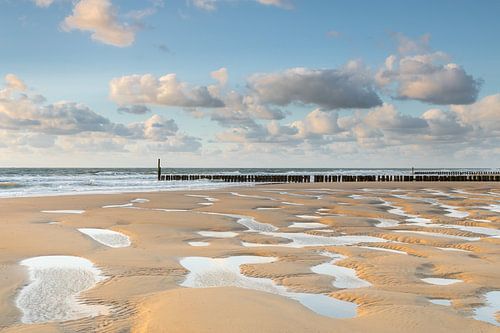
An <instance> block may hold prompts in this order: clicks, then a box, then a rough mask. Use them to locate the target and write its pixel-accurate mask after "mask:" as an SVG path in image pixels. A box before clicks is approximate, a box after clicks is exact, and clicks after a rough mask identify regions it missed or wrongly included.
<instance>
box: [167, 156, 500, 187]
mask: <svg viewBox="0 0 500 333" xmlns="http://www.w3.org/2000/svg"><path fill="white" fill-rule="evenodd" d="M161 171H162V170H161V166H160V160H158V180H159V181H196V180H209V181H215V182H226V183H352V182H499V181H500V171H491V172H486V171H479V172H473V171H463V172H462V171H434V172H432V171H428V170H424V171H414V172H413V173H412V174H410V175H408V174H407V175H404V174H401V175H394V174H391V175H343V174H337V175H335V174H301V175H299V174H236V175H235V174H211V173H210V174H162V172H161Z"/></svg>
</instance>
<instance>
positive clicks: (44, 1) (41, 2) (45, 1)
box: [33, 0, 54, 8]
mask: <svg viewBox="0 0 500 333" xmlns="http://www.w3.org/2000/svg"><path fill="white" fill-rule="evenodd" d="M33 2H34V3H35V5H37V6H38V7H43V8H46V7H49V6H50V5H52V3H53V2H54V0H33Z"/></svg>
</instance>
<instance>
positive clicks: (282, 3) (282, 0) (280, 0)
mask: <svg viewBox="0 0 500 333" xmlns="http://www.w3.org/2000/svg"><path fill="white" fill-rule="evenodd" d="M257 2H258V3H260V4H262V5H266V6H276V7H280V8H284V9H292V8H293V4H292V2H291V1H289V0H257Z"/></svg>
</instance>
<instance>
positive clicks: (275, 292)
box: [0, 183, 500, 333]
mask: <svg viewBox="0 0 500 333" xmlns="http://www.w3.org/2000/svg"><path fill="white" fill-rule="evenodd" d="M499 202H500V187H499V186H498V184H494V183H386V184H384V183H336V184H284V185H282V184H269V185H258V186H253V187H250V186H248V187H230V188H221V189H216V190H197V191H170V192H150V193H129V194H107V195H76V196H50V197H49V196H48V197H35V198H4V199H0V211H1V213H2V214H1V223H0V249H1V251H0V331H4V332H129V331H130V332H384V333H386V332H499V331H500V327H499V326H500V304H499V302H500V296H499V291H500V213H499V208H500V207H499ZM56 256H57V257H56Z"/></svg>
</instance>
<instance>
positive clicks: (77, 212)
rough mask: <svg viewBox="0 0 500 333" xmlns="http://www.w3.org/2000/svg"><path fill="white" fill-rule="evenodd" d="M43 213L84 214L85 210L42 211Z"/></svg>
mask: <svg viewBox="0 0 500 333" xmlns="http://www.w3.org/2000/svg"><path fill="white" fill-rule="evenodd" d="M42 213H50V214H83V213H85V211H84V210H76V209H63V210H42Z"/></svg>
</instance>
